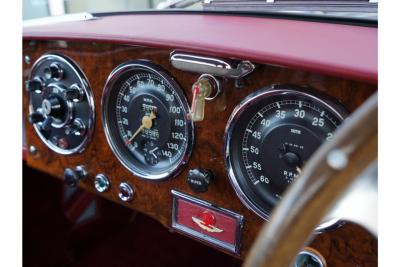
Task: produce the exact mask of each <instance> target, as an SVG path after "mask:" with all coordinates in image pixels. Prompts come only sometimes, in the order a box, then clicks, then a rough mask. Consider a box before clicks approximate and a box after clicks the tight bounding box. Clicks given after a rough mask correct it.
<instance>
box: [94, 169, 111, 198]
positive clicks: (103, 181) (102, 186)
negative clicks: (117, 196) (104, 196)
mask: <svg viewBox="0 0 400 267" xmlns="http://www.w3.org/2000/svg"><path fill="white" fill-rule="evenodd" d="M94 187H95V188H96V190H97V192H99V193H102V192H104V191H107V190H108V189H109V188H110V181H109V180H108V178H107V176H105V175H104V174H102V173H99V174H97V175H96V177H95V178H94Z"/></svg>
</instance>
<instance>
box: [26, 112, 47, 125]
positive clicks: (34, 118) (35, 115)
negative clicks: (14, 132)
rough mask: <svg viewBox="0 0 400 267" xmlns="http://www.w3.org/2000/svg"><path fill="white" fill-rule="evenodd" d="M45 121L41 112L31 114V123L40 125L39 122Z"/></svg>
mask: <svg viewBox="0 0 400 267" xmlns="http://www.w3.org/2000/svg"><path fill="white" fill-rule="evenodd" d="M42 121H44V116H43V114H42V113H40V112H37V111H35V112H33V113H31V114H29V122H30V123H32V124H34V123H38V122H42Z"/></svg>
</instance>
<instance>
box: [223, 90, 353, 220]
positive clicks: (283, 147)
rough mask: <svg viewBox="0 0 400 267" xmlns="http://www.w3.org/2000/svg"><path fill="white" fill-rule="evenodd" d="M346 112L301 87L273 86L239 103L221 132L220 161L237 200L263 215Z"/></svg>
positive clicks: (334, 102)
mask: <svg viewBox="0 0 400 267" xmlns="http://www.w3.org/2000/svg"><path fill="white" fill-rule="evenodd" d="M346 114H347V112H346V111H345V109H344V108H343V107H342V106H341V105H340V104H339V103H338V102H336V101H335V100H333V99H331V98H329V97H327V96H324V95H323V96H321V95H318V96H317V95H316V94H315V93H312V92H310V91H309V90H307V89H303V88H296V87H286V86H275V87H273V88H266V89H261V90H259V91H257V92H255V93H253V94H251V95H249V96H248V97H247V98H245V99H244V100H243V101H242V103H240V104H239V105H238V106H237V107H236V109H235V110H234V112H233V114H232V115H231V117H230V119H229V121H228V125H227V128H226V133H225V138H226V139H225V163H226V168H227V171H228V175H229V178H230V180H231V183H232V185H233V186H234V188H235V191H236V193H237V195H238V196H239V198H240V199H241V200H242V202H243V203H244V204H245V205H246V206H247V207H248V208H250V209H251V210H253V211H254V212H255V213H257V214H258V215H259V216H261V217H262V218H264V219H268V217H269V214H270V212H271V210H272V209H273V208H274V206H275V205H276V203H277V202H278V201H279V200H280V199H281V197H282V194H283V193H284V191H285V190H286V188H287V187H288V186H289V185H290V184H291V183H293V182H294V181H295V179H296V178H297V177H298V176H299V174H300V173H301V171H302V168H303V166H304V165H305V164H306V162H307V160H308V159H309V158H310V157H311V155H312V154H313V153H314V152H315V151H316V150H317V148H318V147H319V146H320V145H321V144H322V142H324V141H330V140H331V139H332V137H333V134H334V132H335V130H336V128H337V127H338V126H339V125H340V124H341V122H342V121H343V119H344V117H345V116H346Z"/></svg>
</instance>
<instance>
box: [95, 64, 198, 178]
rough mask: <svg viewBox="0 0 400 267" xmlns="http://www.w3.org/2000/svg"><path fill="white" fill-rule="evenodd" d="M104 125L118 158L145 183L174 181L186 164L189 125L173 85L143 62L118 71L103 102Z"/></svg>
mask: <svg viewBox="0 0 400 267" xmlns="http://www.w3.org/2000/svg"><path fill="white" fill-rule="evenodd" d="M102 106H103V125H104V129H105V132H106V136H107V140H108V142H109V144H110V146H111V148H112V150H113V152H114V154H115V155H116V156H117V158H118V159H119V160H120V161H121V163H122V164H123V165H124V166H125V167H126V168H127V169H129V170H130V171H131V172H132V173H133V174H135V175H137V176H139V177H142V178H146V179H153V180H156V179H163V178H167V177H171V176H174V175H175V174H177V173H178V171H179V170H180V167H182V166H183V165H184V164H185V163H186V162H187V160H188V158H189V156H190V152H191V149H192V145H193V134H194V132H193V123H192V122H191V121H188V120H187V119H186V116H185V115H186V114H187V113H188V112H189V105H188V103H187V101H186V98H185V96H184V94H183V92H182V90H181V89H180V88H179V86H178V84H177V83H176V82H175V81H174V80H173V79H172V78H171V77H170V76H169V75H167V74H166V73H165V72H164V71H163V70H162V69H161V68H160V67H158V66H156V65H155V64H152V63H150V62H148V61H131V62H126V63H123V64H122V65H120V66H118V67H117V68H116V69H114V70H113V72H112V73H111V74H110V77H109V78H108V80H107V83H106V86H105V89H104V92H103V99H102Z"/></svg>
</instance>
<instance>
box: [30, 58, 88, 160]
mask: <svg viewBox="0 0 400 267" xmlns="http://www.w3.org/2000/svg"><path fill="white" fill-rule="evenodd" d="M43 61H58V62H62V63H63V64H65V65H67V66H68V67H69V68H70V69H71V70H72V71H73V72H74V74H75V75H76V77H77V78H78V80H79V83H80V86H81V88H82V92H84V94H85V97H86V100H87V102H88V105H89V120H88V125H87V128H86V129H87V132H86V134H85V138H84V139H83V140H82V142H81V143H80V144H79V145H78V146H77V147H74V148H71V149H63V148H60V147H58V146H56V145H55V144H54V143H53V142H52V141H51V140H48V139H46V138H45V137H44V136H43V135H42V133H41V132H40V127H39V125H37V124H34V125H33V128H34V129H35V131H36V133H37V135H38V136H39V138H40V139H41V140H42V142H43V143H44V144H45V145H46V146H47V147H48V148H50V149H51V150H53V151H54V152H56V153H58V154H61V155H71V154H76V153H82V152H83V151H84V150H85V149H86V147H87V146H88V144H89V143H90V141H91V139H92V136H93V132H94V125H95V105H94V97H93V92H92V89H91V87H90V85H89V82H88V79H87V77H86V75H85V73H84V72H83V71H82V70H81V69H80V67H79V65H78V64H77V63H76V62H75V61H74V60H72V59H71V58H69V57H67V56H65V55H60V54H56V53H46V54H44V55H42V56H41V57H39V58H38V60H36V61H35V62H34V64H33V65H32V68H31V71H30V73H29V78H28V79H29V80H33V79H35V77H33V75H32V73H33V70H34V69H35V68H36V67H37V66H38V65H39V64H41V63H42V62H43ZM49 85H51V86H53V84H49ZM68 105H69V106H71V105H72V104H71V103H68ZM32 112H34V109H33V106H32V103H31V100H30V99H29V113H30V114H31V113H32ZM71 117H72V114H69V119H71ZM65 125H66V122H63V123H61V124H55V123H52V126H53V127H55V128H60V127H63V126H65Z"/></svg>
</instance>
